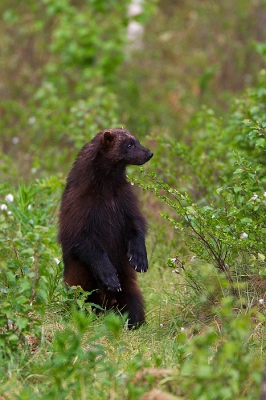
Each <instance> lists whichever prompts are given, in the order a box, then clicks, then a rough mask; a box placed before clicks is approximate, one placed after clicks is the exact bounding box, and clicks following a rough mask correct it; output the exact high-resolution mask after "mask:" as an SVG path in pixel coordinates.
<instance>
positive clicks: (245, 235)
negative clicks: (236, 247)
mask: <svg viewBox="0 0 266 400" xmlns="http://www.w3.org/2000/svg"><path fill="white" fill-rule="evenodd" d="M247 238H248V234H247V233H246V232H242V233H241V235H240V239H247Z"/></svg>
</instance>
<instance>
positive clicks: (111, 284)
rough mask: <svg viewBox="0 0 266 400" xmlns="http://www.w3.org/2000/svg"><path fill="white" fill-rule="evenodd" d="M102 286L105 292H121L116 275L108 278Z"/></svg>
mask: <svg viewBox="0 0 266 400" xmlns="http://www.w3.org/2000/svg"><path fill="white" fill-rule="evenodd" d="M104 285H105V286H106V288H107V290H109V291H110V292H121V291H122V288H121V285H120V282H119V279H118V278H117V276H116V275H113V276H109V277H108V278H107V279H106V278H105V280H104Z"/></svg>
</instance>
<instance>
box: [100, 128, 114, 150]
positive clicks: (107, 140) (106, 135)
mask: <svg viewBox="0 0 266 400" xmlns="http://www.w3.org/2000/svg"><path fill="white" fill-rule="evenodd" d="M114 139H115V135H114V134H113V133H112V132H110V131H104V132H103V136H102V143H103V145H104V146H106V147H109V146H110V145H111V143H112V142H113V140H114Z"/></svg>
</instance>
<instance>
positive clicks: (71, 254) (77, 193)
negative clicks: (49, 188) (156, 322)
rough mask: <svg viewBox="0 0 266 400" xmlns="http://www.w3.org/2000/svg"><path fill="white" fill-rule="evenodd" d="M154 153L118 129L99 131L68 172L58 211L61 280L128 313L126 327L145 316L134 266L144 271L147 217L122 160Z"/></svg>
mask: <svg viewBox="0 0 266 400" xmlns="http://www.w3.org/2000/svg"><path fill="white" fill-rule="evenodd" d="M152 155H153V154H152V153H151V152H150V151H149V150H148V149H145V148H144V147H143V146H141V145H140V143H139V142H138V140H137V139H136V138H134V137H133V136H132V135H131V134H130V133H129V132H127V131H125V130H124V129H122V128H121V129H109V130H106V131H103V132H100V133H98V134H97V135H96V136H95V137H94V139H93V140H92V141H91V142H89V143H87V144H86V145H85V146H84V147H83V148H82V150H81V151H80V153H79V155H78V157H77V159H76V161H75V163H74V165H73V167H72V170H71V171H70V173H69V176H68V178H67V184H66V188H65V190H64V193H63V196H62V203H61V210H60V218H59V236H58V237H59V242H60V244H61V246H62V251H63V262H64V268H65V269H64V281H65V283H67V284H68V285H70V286H72V285H75V286H77V285H80V286H81V287H82V288H83V289H84V290H86V291H89V292H91V291H93V293H92V294H91V295H90V296H89V298H88V301H90V302H92V303H95V304H98V305H100V306H101V307H103V308H105V309H111V308H114V307H115V308H116V309H118V310H119V311H120V312H122V313H127V314H128V322H129V327H133V326H137V325H139V324H141V323H143V322H144V320H145V317H144V302H143V298H142V294H141V292H140V289H139V287H138V284H137V277H136V271H137V272H146V270H147V268H148V262H147V254H146V248H145V233H146V222H145V219H144V217H143V216H142V214H141V212H140V208H139V203H138V199H137V197H136V195H135V193H134V191H133V189H132V186H131V184H130V183H129V182H127V180H126V165H128V164H133V165H141V164H144V163H145V162H146V161H148V160H149V159H150V158H151V157H152Z"/></svg>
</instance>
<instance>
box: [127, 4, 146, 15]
mask: <svg viewBox="0 0 266 400" xmlns="http://www.w3.org/2000/svg"><path fill="white" fill-rule="evenodd" d="M142 12H143V9H142V6H141V4H136V3H135V4H134V3H131V4H129V6H128V16H129V17H135V16H136V15H139V14H141V13H142Z"/></svg>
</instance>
